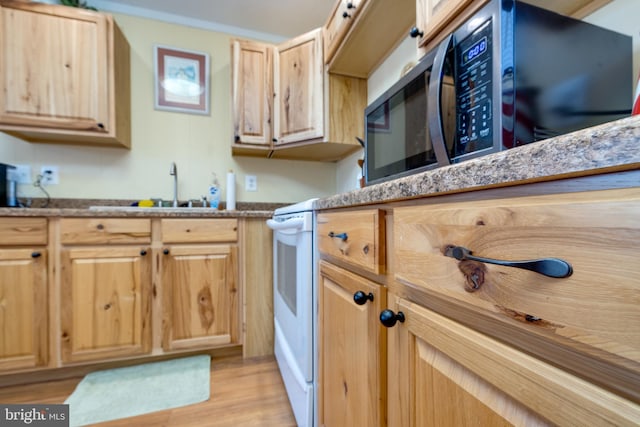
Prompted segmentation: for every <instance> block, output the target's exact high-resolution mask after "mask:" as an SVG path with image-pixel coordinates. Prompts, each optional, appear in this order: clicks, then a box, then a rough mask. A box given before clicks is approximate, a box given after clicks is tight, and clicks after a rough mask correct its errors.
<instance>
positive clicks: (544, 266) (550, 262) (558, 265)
mask: <svg viewBox="0 0 640 427" xmlns="http://www.w3.org/2000/svg"><path fill="white" fill-rule="evenodd" d="M444 254H445V255H446V256H448V257H451V258H455V259H457V260H458V261H464V260H471V261H478V262H484V263H487V264H496V265H502V266H505V267H515V268H522V269H524V270H530V271H533V272H536V273H539V274H542V275H544V276H548V277H555V278H559V279H562V278H564V277H569V276H571V274H572V273H573V268H572V267H571V264H569V263H568V262H566V261H564V260H562V259H559V258H542V259H534V260H530V261H503V260H499V259H491V258H482V257H478V256H474V255H472V252H471V251H470V250H469V249H467V248H465V247H462V246H453V245H451V246H447V247H446V248H445V251H444Z"/></svg>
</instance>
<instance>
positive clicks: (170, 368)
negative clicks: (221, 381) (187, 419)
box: [65, 355, 211, 426]
mask: <svg viewBox="0 0 640 427" xmlns="http://www.w3.org/2000/svg"><path fill="white" fill-rule="evenodd" d="M210 365H211V356H209V355H199V356H193V357H183V358H180V359H173V360H167V361H163V362H152V363H145V364H141V365H136V366H129V367H126V368H117V369H108V370H105V371H97V372H92V373H90V374H88V375H87V376H86V377H84V379H83V380H82V381H81V382H80V383H79V384H78V386H77V387H76V389H75V391H74V392H73V393H72V394H71V396H69V398H68V399H67V400H66V401H65V403H67V404H69V412H70V416H69V418H70V425H71V426H84V425H87V424H93V423H97V422H101V421H109V420H116V419H119V418H126V417H132V416H135V415H141V414H148V413H150V412H155V411H161V410H163V409H170V408H177V407H180V406H186V405H191V404H193V403H198V402H203V401H205V400H208V399H209V392H210V390H209V381H210Z"/></svg>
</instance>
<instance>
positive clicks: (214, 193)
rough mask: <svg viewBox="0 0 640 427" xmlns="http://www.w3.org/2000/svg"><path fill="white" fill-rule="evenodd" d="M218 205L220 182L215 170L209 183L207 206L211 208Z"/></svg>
mask: <svg viewBox="0 0 640 427" xmlns="http://www.w3.org/2000/svg"><path fill="white" fill-rule="evenodd" d="M219 205H220V183H219V182H218V177H217V176H216V174H215V172H214V173H213V178H212V179H211V185H210V186H209V206H210V207H211V208H213V209H218V206H219Z"/></svg>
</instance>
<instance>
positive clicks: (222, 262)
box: [162, 245, 240, 350]
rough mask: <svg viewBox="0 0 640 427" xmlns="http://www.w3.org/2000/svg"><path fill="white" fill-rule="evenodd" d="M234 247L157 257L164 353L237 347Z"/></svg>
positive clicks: (172, 249) (193, 248)
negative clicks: (159, 272)
mask: <svg viewBox="0 0 640 427" xmlns="http://www.w3.org/2000/svg"><path fill="white" fill-rule="evenodd" d="M237 254H238V248H237V245H173V246H166V247H165V248H164V250H163V258H162V266H163V267H162V282H163V321H162V328H163V334H162V347H163V348H164V349H165V350H179V349H187V348H198V347H200V348H210V347H215V346H221V345H229V344H239V343H240V332H239V330H238V325H239V320H238V313H239V306H238V283H237V279H238V261H237V259H238V255H237Z"/></svg>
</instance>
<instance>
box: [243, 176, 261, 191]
mask: <svg viewBox="0 0 640 427" xmlns="http://www.w3.org/2000/svg"><path fill="white" fill-rule="evenodd" d="M244 189H245V190H246V191H258V177H257V176H255V175H245V177H244Z"/></svg>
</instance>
